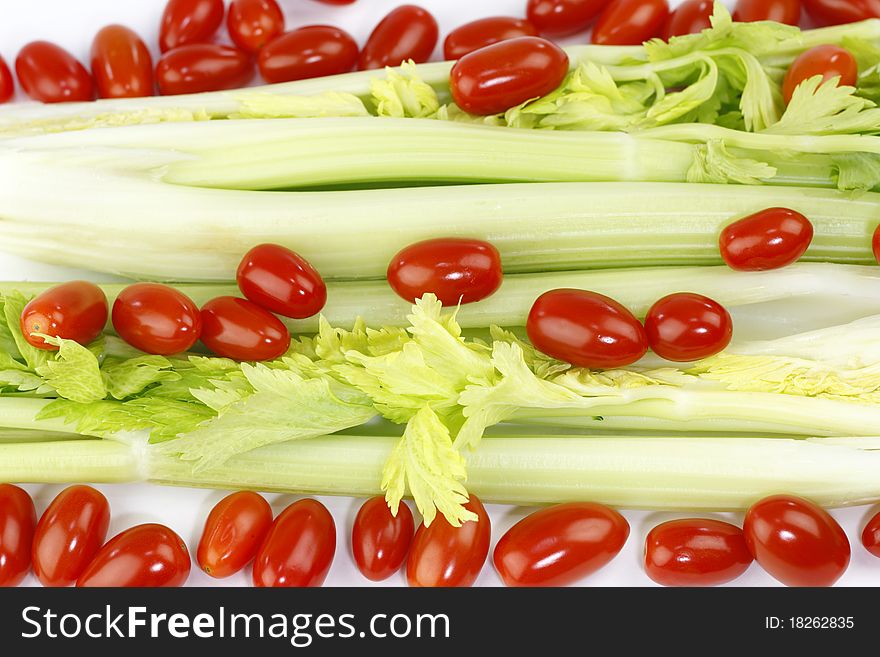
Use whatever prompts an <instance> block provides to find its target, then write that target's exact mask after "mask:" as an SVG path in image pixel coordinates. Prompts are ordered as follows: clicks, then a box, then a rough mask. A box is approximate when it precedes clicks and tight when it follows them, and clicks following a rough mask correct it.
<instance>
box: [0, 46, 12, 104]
mask: <svg viewBox="0 0 880 657" xmlns="http://www.w3.org/2000/svg"><path fill="white" fill-rule="evenodd" d="M14 94H15V82H14V81H13V79H12V71H10V70H9V67H8V66H7V65H6V61H5V60H4V59H3V58H2V57H0V104H2V103H5V102H8V101H9V100H10V99H11V98H12V96H13V95H14Z"/></svg>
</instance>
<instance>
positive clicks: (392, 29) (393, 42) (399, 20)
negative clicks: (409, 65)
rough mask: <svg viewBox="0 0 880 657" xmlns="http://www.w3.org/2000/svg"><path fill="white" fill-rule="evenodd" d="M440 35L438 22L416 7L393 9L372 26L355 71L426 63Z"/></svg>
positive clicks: (407, 6) (404, 6)
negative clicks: (409, 61) (403, 63)
mask: <svg viewBox="0 0 880 657" xmlns="http://www.w3.org/2000/svg"><path fill="white" fill-rule="evenodd" d="M439 36H440V31H439V28H438V27H437V21H436V20H435V19H434V17H433V16H432V15H431V14H430V13H429V12H428V11H426V10H425V9H422V8H421V7H417V6H416V5H401V6H400V7H397V8H396V9H393V10H392V11H391V13H389V14H388V15H387V16H386V17H385V18H383V19H382V20H381V21H380V22H379V24H378V25H377V26H376V27H375V29H374V30H373V32H372V34H370V38H369V39H367V43H366V44H365V45H364V49H363V50H361V56H360V58H359V59H358V69H359V70H361V71H366V70H369V69H374V68H384V67H386V66H397V65H399V64H401V63H402V62H405V61H406V60H408V59H411V60H413V61H414V62H415V63H416V64H421V63H422V62H426V61H428V59H430V57H431V54H432V53H433V52H434V46H436V45H437V39H438V38H439Z"/></svg>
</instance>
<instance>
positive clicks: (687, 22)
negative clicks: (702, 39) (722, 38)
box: [663, 0, 715, 41]
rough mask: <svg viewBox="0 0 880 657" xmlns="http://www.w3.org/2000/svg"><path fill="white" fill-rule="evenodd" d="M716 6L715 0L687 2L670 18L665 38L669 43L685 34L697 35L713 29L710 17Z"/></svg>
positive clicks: (665, 29)
mask: <svg viewBox="0 0 880 657" xmlns="http://www.w3.org/2000/svg"><path fill="white" fill-rule="evenodd" d="M714 6H715V2H714V0H687V2H683V3H682V4H680V5H679V6H678V8H677V9H676V10H675V11H673V12H672V14H670V16H669V20H667V21H666V27H665V28H664V34H663V37H664V38H665V39H666V40H667V41H668V40H669V39H671V38H672V37H676V36H682V35H683V34H697V33H699V32H702V31H703V30H705V29H706V28H708V27H712V22H711V21H710V20H709V17H710V16H712V10H713V8H714Z"/></svg>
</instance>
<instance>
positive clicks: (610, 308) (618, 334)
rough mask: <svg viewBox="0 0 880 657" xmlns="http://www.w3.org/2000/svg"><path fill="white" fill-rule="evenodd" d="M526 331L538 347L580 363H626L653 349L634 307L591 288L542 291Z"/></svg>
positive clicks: (591, 365)
mask: <svg viewBox="0 0 880 657" xmlns="http://www.w3.org/2000/svg"><path fill="white" fill-rule="evenodd" d="M526 331H527V333H528V335H529V339H530V340H531V341H532V344H533V345H534V346H535V348H536V349H538V350H539V351H542V352H544V353H545V354H547V355H548V356H552V357H553V358H558V359H559V360H562V361H565V362H567V363H571V364H572V365H576V366H578V367H589V368H595V369H612V368H615V367H625V366H626V365H632V364H633V363H635V362H636V361H637V360H639V359H640V358H641V357H642V356H644V355H645V353H646V352H647V351H648V337H647V335H646V334H645V329H644V327H643V326H642V325H641V323H640V322H639V320H637V319H636V318H635V317H634V316H633V314H632V313H631V312H630V311H629V310H627V309H626V308H624V307H623V306H622V305H620V304H619V303H617V302H616V301H615V300H614V299H610V298H608V297H606V296H605V295H602V294H598V293H597V292H587V291H586V290H571V289H560V290H551V291H550V292H545V293H544V294H542V295H541V296H540V297H538V299H537V300H536V301H535V303H534V305H532V310H531V312H529V317H528V320H527V321H526Z"/></svg>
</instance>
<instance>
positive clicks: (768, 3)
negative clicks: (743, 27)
mask: <svg viewBox="0 0 880 657" xmlns="http://www.w3.org/2000/svg"><path fill="white" fill-rule="evenodd" d="M733 20H735V21H737V22H740V23H754V22H755V21H776V22H777V23H785V24H786V25H797V24H798V23H800V22H801V0H737V3H736V9H735V10H734V12H733Z"/></svg>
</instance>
